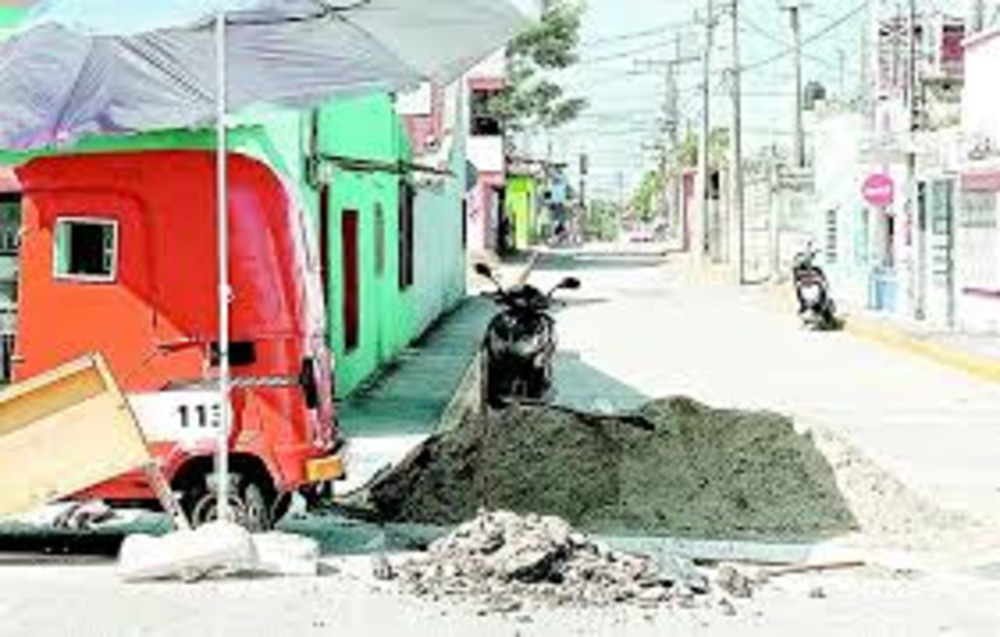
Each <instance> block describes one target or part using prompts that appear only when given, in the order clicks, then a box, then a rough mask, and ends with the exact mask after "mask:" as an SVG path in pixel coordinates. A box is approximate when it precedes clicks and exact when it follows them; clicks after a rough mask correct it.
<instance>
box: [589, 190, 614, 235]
mask: <svg viewBox="0 0 1000 637" xmlns="http://www.w3.org/2000/svg"><path fill="white" fill-rule="evenodd" d="M619 213H620V211H619V209H618V204H616V203H612V202H610V201H606V200H604V199H592V200H591V201H590V202H589V203H588V205H587V210H586V212H585V214H584V215H583V233H584V236H585V237H586V238H587V239H588V240H590V241H614V240H615V239H616V238H617V237H618V229H619V223H618V219H619Z"/></svg>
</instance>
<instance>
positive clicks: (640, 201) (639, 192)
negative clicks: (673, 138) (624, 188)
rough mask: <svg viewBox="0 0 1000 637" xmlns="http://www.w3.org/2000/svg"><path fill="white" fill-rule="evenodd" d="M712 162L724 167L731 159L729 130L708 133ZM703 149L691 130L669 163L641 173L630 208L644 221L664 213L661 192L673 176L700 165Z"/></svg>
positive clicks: (710, 159) (713, 130)
mask: <svg viewBox="0 0 1000 637" xmlns="http://www.w3.org/2000/svg"><path fill="white" fill-rule="evenodd" d="M708 146H709V148H708V159H709V165H710V166H711V167H713V168H723V167H725V166H726V165H727V162H728V155H727V153H728V151H729V129H727V128H714V129H712V133H711V135H710V136H709V143H708ZM700 148H701V145H700V140H699V138H698V135H697V134H696V133H693V132H689V133H688V134H687V136H685V138H684V139H683V140H681V146H680V149H679V153H677V154H674V155H673V156H671V157H669V158H668V161H667V163H666V166H659V167H657V168H656V169H654V170H649V171H647V172H646V174H644V175H643V176H642V180H641V181H640V182H639V185H638V186H637V187H636V189H635V192H633V193H632V198H631V206H630V207H631V209H632V210H634V211H636V213H637V216H638V217H639V219H641V220H642V221H650V220H652V219H653V218H654V217H656V215H657V213H659V212H661V211H662V209H663V205H662V203H661V205H660V206H659V207H658V206H656V202H657V201H660V202H662V195H663V193H664V191H665V190H666V184H667V183H669V181H670V180H671V179H675V178H677V177H679V176H680V174H681V173H682V172H683V171H685V170H687V169H691V168H695V167H697V165H698V152H699V150H700Z"/></svg>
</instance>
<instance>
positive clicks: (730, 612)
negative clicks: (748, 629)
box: [719, 597, 736, 617]
mask: <svg viewBox="0 0 1000 637" xmlns="http://www.w3.org/2000/svg"><path fill="white" fill-rule="evenodd" d="M719 610H720V611H722V614H723V615H727V616H729V617H732V616H734V615H736V606H734V605H733V603H732V602H731V601H729V599H728V598H726V597H723V598H722V599H720V600H719Z"/></svg>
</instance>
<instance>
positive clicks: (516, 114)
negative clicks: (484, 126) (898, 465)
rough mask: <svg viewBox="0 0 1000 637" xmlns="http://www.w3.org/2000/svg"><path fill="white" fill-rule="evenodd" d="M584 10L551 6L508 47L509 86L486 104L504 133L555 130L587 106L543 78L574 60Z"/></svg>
mask: <svg viewBox="0 0 1000 637" xmlns="http://www.w3.org/2000/svg"><path fill="white" fill-rule="evenodd" d="M583 10H584V7H583V5H582V4H578V3H576V2H555V3H553V4H551V5H550V6H548V7H547V8H546V9H545V11H544V12H543V14H542V20H541V21H540V22H539V23H538V24H537V25H535V26H534V27H533V28H531V29H530V30H528V31H526V32H525V33H522V34H521V35H520V36H518V37H517V38H515V39H514V40H513V41H512V42H511V43H510V45H509V46H508V47H507V64H508V84H507V86H506V87H505V88H504V89H503V90H502V91H501V92H500V93H499V94H498V95H497V96H496V97H495V98H494V100H493V101H492V103H491V105H490V110H492V111H493V112H494V113H496V114H497V115H499V116H500V117H501V119H502V120H503V122H504V126H505V128H506V130H508V131H510V132H518V131H523V130H529V129H537V128H543V129H552V128H558V127H559V126H562V125H563V124H566V123H568V122H570V121H572V120H573V119H575V118H576V117H577V116H578V115H579V114H580V113H581V112H582V111H583V109H584V108H586V106H587V102H586V100H584V99H581V98H569V97H566V96H565V92H564V91H563V89H562V87H561V86H559V85H558V84H556V83H555V82H552V81H551V80H549V79H546V78H545V77H544V75H545V73H546V72H547V71H557V70H560V69H565V68H568V67H570V66H572V65H573V64H575V63H576V62H577V60H578V57H577V53H576V47H577V45H578V44H579V40H580V38H579V30H580V17H581V15H582V14H583Z"/></svg>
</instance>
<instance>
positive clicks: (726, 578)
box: [716, 565, 753, 599]
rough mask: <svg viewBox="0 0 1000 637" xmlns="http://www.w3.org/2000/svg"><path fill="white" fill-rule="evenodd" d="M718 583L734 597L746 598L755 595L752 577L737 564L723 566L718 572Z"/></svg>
mask: <svg viewBox="0 0 1000 637" xmlns="http://www.w3.org/2000/svg"><path fill="white" fill-rule="evenodd" d="M716 583H717V584H718V585H719V588H721V589H722V590H724V591H726V592H727V593H729V594H730V595H732V596H733V597H737V598H742V599H746V598H748V597H752V596H753V584H752V583H751V582H750V578H749V577H747V576H746V575H744V574H743V573H741V572H740V571H739V570H738V569H737V568H736V567H735V566H729V565H724V566H721V567H720V568H719V571H718V573H717V574H716Z"/></svg>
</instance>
